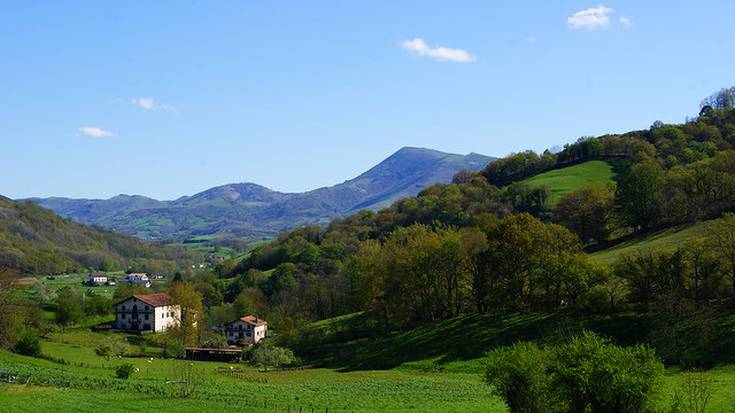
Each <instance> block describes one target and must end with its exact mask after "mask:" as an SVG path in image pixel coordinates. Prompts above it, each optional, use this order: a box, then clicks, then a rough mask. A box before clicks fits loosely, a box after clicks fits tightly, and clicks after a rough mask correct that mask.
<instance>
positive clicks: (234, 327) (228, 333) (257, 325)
mask: <svg viewBox="0 0 735 413" xmlns="http://www.w3.org/2000/svg"><path fill="white" fill-rule="evenodd" d="M267 335H268V322H267V321H265V320H263V319H260V318H258V317H256V316H253V315H248V316H245V317H241V318H238V319H237V320H235V321H233V322H231V323H227V324H226V325H225V337H226V338H227V343H228V344H255V343H257V342H259V341H260V340H262V339H264V338H265V337H266V336H267Z"/></svg>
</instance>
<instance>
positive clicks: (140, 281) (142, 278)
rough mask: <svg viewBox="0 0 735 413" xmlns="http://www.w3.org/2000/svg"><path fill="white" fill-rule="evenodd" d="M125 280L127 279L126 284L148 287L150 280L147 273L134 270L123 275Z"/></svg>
mask: <svg viewBox="0 0 735 413" xmlns="http://www.w3.org/2000/svg"><path fill="white" fill-rule="evenodd" d="M125 281H127V283H128V285H131V286H139V287H144V288H150V286H151V281H150V278H148V274H145V273H142V272H134V273H130V274H128V276H127V277H125Z"/></svg>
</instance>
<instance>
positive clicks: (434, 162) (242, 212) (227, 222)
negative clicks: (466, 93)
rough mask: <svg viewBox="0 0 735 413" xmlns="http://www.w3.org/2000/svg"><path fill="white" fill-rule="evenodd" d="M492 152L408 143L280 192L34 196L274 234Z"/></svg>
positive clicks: (126, 214) (142, 222)
mask: <svg viewBox="0 0 735 413" xmlns="http://www.w3.org/2000/svg"><path fill="white" fill-rule="evenodd" d="M492 159H493V158H490V157H487V156H483V155H479V154H475V153H473V154H470V155H458V154H452V153H446V152H441V151H437V150H434V149H427V148H418V147H411V146H406V147H403V148H401V149H399V150H398V151H396V152H395V153H393V154H392V155H390V156H389V157H387V158H386V159H384V160H383V161H382V162H380V163H379V164H377V165H375V166H374V167H372V168H371V169H370V170H368V171H367V172H365V173H363V174H361V175H360V176H358V177H356V178H353V179H350V180H348V181H345V182H343V183H341V184H338V185H335V186H331V187H324V188H319V189H315V190H313V191H308V192H303V193H288V194H286V193H282V192H277V191H273V190H271V189H269V188H266V187H264V186H262V185H258V184H255V183H251V182H241V183H231V184H226V185H220V186H216V187H213V188H210V189H207V190H204V191H201V192H199V193H196V194H194V195H191V196H184V197H181V198H179V199H176V200H174V201H156V200H152V199H149V198H145V197H141V196H131V195H125V194H121V195H118V196H116V197H114V198H112V199H109V200H73V199H63V200H54V199H45V200H44V199H34V200H33V201H34V202H36V203H38V204H41V205H42V206H46V207H48V208H50V209H52V210H54V211H56V212H57V213H59V214H60V215H62V216H66V217H70V218H72V219H75V220H77V221H80V222H84V223H93V224H100V225H103V226H106V227H108V228H114V229H116V230H117V231H120V232H124V233H128V234H132V235H136V236H140V237H143V238H178V239H182V238H186V237H189V236H192V235H210V234H226V235H229V236H236V237H250V238H254V237H258V238H260V237H263V236H273V235H275V234H277V233H278V232H280V231H282V230H284V229H290V228H294V227H297V226H300V225H307V224H314V223H325V222H329V221H330V220H331V219H333V218H336V217H340V216H344V215H347V214H349V213H352V212H354V211H357V210H360V209H372V210H378V209H381V208H384V207H387V206H390V205H391V204H392V203H393V202H395V201H397V200H399V199H401V198H404V197H407V196H413V195H416V194H417V193H418V192H419V191H420V190H421V189H422V188H425V187H427V186H430V185H433V184H435V183H449V182H451V181H452V177H453V176H454V174H456V173H457V172H459V171H461V170H471V171H478V170H480V169H482V168H483V167H484V166H485V165H487V164H488V163H489V162H490V161H492Z"/></svg>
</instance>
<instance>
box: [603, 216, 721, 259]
mask: <svg viewBox="0 0 735 413" xmlns="http://www.w3.org/2000/svg"><path fill="white" fill-rule="evenodd" d="M718 221H719V220H718V219H715V220H710V221H701V222H695V223H692V224H685V225H678V226H675V227H671V228H667V229H663V230H661V231H656V232H653V233H650V234H646V235H642V236H641V237H638V238H634V239H631V240H628V241H625V242H621V243H620V244H617V245H614V246H612V247H610V248H607V249H604V250H602V251H597V252H595V253H592V254H591V257H592V259H594V260H595V261H597V262H599V263H602V264H614V263H615V262H616V261H618V260H619V259H620V258H622V257H624V256H626V255H635V254H640V253H646V252H650V251H672V250H675V249H676V248H679V247H682V246H684V245H685V244H686V243H688V242H691V241H694V240H697V239H706V238H707V237H708V228H709V226H710V225H717V222H718Z"/></svg>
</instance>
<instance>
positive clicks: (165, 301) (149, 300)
mask: <svg viewBox="0 0 735 413" xmlns="http://www.w3.org/2000/svg"><path fill="white" fill-rule="evenodd" d="M131 298H136V299H138V300H140V301H142V302H144V303H146V304H150V305H152V306H153V307H162V306H164V305H172V304H173V303H174V300H173V299H172V298H171V297H170V296H169V295H168V294H164V293H155V294H136V295H131V296H130V297H128V298H126V299H124V300H120V301H118V302H117V303H115V305H117V304H120V303H122V302H125V301H128V300H130V299H131Z"/></svg>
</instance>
